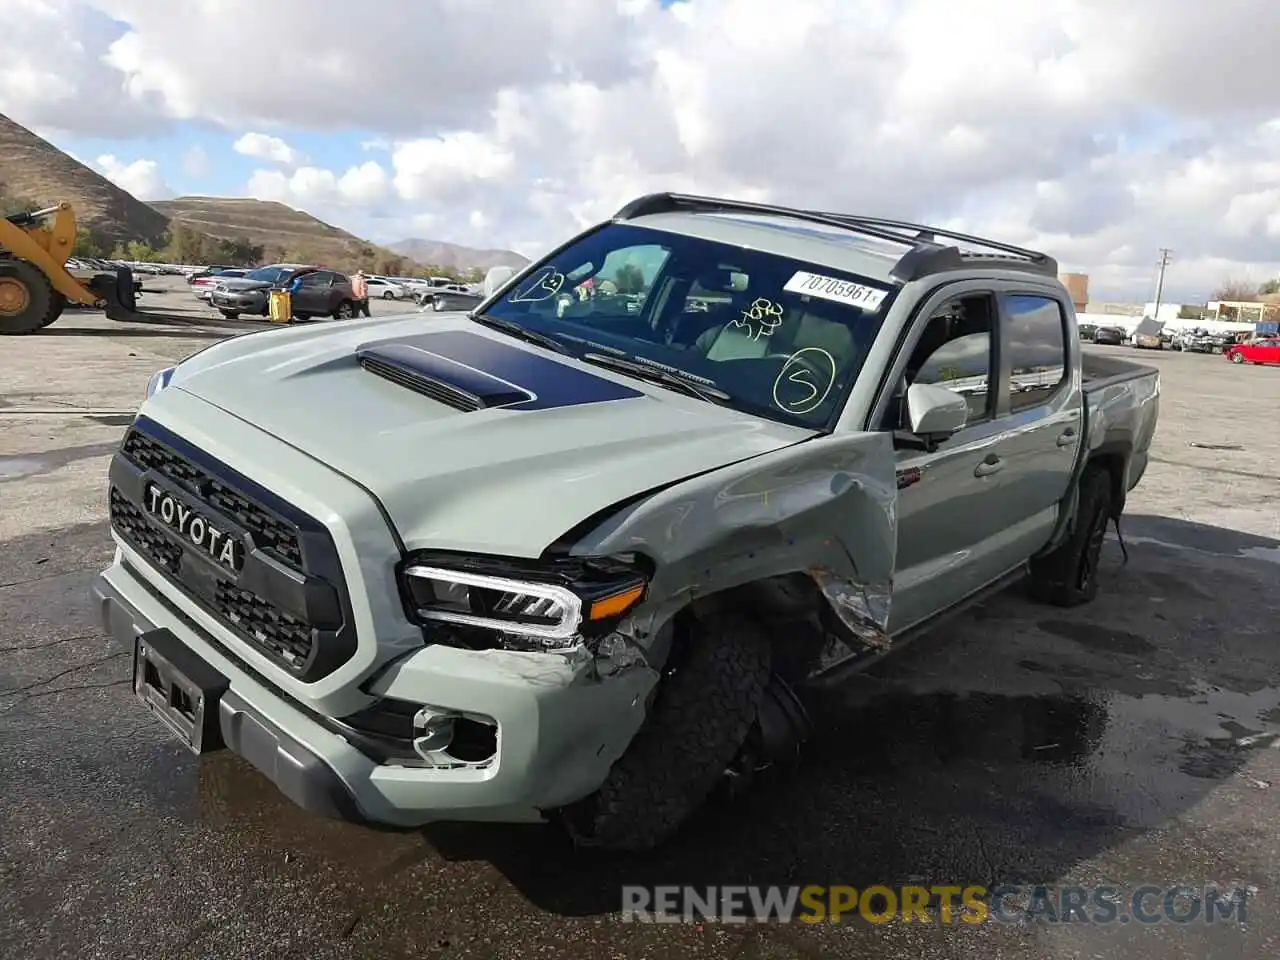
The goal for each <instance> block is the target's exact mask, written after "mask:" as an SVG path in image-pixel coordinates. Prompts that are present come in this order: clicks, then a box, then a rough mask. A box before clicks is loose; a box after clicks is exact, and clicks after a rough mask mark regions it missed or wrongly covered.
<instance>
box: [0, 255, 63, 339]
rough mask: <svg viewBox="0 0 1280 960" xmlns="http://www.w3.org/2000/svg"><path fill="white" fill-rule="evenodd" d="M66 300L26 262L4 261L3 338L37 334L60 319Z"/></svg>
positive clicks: (0, 289) (0, 291) (0, 278)
mask: <svg viewBox="0 0 1280 960" xmlns="http://www.w3.org/2000/svg"><path fill="white" fill-rule="evenodd" d="M66 303H67V302H66V299H65V298H64V297H63V296H62V294H60V293H58V292H57V291H56V290H54V289H53V285H52V284H51V283H50V282H49V278H48V277H46V276H45V275H44V274H43V273H41V272H40V271H39V270H38V269H37V268H36V267H34V266H33V265H31V264H30V263H27V261H25V260H0V336H11V337H12V336H22V335H23V334H28V333H35V332H36V331H37V330H41V329H43V328H44V327H47V326H48V325H49V324H51V323H53V321H55V320H57V319H58V317H59V316H60V315H61V314H62V311H63V309H64V308H65V307H66Z"/></svg>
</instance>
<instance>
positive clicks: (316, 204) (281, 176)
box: [247, 160, 391, 216]
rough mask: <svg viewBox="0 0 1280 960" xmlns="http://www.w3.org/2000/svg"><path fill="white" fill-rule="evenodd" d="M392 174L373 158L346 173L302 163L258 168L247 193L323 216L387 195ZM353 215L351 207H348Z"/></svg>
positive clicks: (362, 204)
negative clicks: (291, 168) (289, 168)
mask: <svg viewBox="0 0 1280 960" xmlns="http://www.w3.org/2000/svg"><path fill="white" fill-rule="evenodd" d="M390 192H391V178H390V177H389V176H388V174H387V171H386V169H385V168H384V167H382V166H381V165H380V164H379V163H377V162H376V161H374V160H370V161H368V162H366V163H363V164H361V165H360V166H358V167H351V168H350V169H348V170H347V171H346V172H345V173H343V174H340V175H339V174H335V173H334V172H333V171H332V170H323V169H321V168H319V167H299V168H298V169H296V170H294V171H292V172H290V173H284V172H282V171H279V170H255V171H254V173H253V175H252V176H250V178H249V184H248V188H247V193H248V195H249V196H251V197H256V198H258V199H259V200H276V201H278V202H280V203H284V204H288V205H289V206H291V207H296V208H298V209H305V210H308V211H310V212H312V213H314V214H316V215H318V216H323V215H324V213H325V212H326V211H328V210H332V209H335V208H338V209H339V210H341V208H349V207H353V206H361V207H368V206H372V205H375V204H377V203H379V202H381V201H382V200H384V199H386V198H387V196H388V195H389V194H390ZM345 213H346V215H347V216H350V211H349V210H347V211H345Z"/></svg>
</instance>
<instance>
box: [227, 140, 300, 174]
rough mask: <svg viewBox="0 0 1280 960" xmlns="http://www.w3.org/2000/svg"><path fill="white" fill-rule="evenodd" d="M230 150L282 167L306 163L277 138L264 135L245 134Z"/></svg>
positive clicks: (296, 152) (295, 151)
mask: <svg viewBox="0 0 1280 960" xmlns="http://www.w3.org/2000/svg"><path fill="white" fill-rule="evenodd" d="M231 149H233V150H234V151H235V152H236V153H240V154H243V155H244V156H246V157H253V158H255V159H257V160H268V161H270V162H272V163H278V164H280V165H281V166H284V167H296V166H298V165H300V164H302V163H304V162H305V161H306V158H305V157H304V156H303V155H302V154H300V153H299V152H298V151H297V150H295V149H293V147H291V146H289V144H287V143H285V142H284V141H283V140H281V139H280V138H279V137H272V136H268V135H267V134H265V133H246V134H245V135H244V136H242V137H241V138H240V139H239V140H237V141H236V142H235V143H234V144H232V146H231Z"/></svg>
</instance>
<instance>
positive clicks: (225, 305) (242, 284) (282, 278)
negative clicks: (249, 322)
mask: <svg viewBox="0 0 1280 960" xmlns="http://www.w3.org/2000/svg"><path fill="white" fill-rule="evenodd" d="M272 290H289V291H290V293H291V295H292V296H291V300H292V306H293V316H294V318H295V319H297V320H309V319H311V318H313V317H319V316H331V317H333V318H334V319H335V320H345V319H348V318H350V317H351V316H353V314H354V304H355V299H354V297H353V296H352V293H351V280H350V278H348V277H346V276H344V275H343V274H341V273H334V272H333V271H331V270H320V269H318V268H316V267H312V266H307V265H304V264H297V263H278V264H274V265H272V266H269V267H258V268H257V269H256V270H250V271H248V272H247V273H246V274H245V275H244V276H243V277H233V278H232V279H229V280H220V281H218V285H217V287H216V288H215V289H214V290H213V292H212V293H211V294H210V295H209V303H210V304H211V305H212V306H214V307H215V308H216V309H217V310H218V311H219V312H220V313H221V314H222V315H223V316H224V317H226V318H227V319H228V320H234V319H236V318H237V317H240V316H242V315H244V314H249V315H250V316H259V317H265V316H267V315H268V314H269V313H270V311H271V301H270V296H271V291H272Z"/></svg>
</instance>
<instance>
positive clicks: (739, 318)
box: [484, 224, 892, 429]
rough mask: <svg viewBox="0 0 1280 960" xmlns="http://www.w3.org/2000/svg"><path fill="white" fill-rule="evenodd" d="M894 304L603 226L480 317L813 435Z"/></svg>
mask: <svg viewBox="0 0 1280 960" xmlns="http://www.w3.org/2000/svg"><path fill="white" fill-rule="evenodd" d="M891 302H892V290H891V288H890V287H889V285H886V284H883V283H878V282H876V281H873V280H869V279H867V278H865V277H858V276H855V275H853V274H849V273H846V272H844V271H840V270H835V269H833V268H831V267H827V266H816V265H814V264H810V263H805V262H803V261H799V260H792V259H789V258H787V257H781V256H776V255H774V254H770V253H765V252H761V251H759V250H748V249H744V248H742V247H737V246H732V245H730V244H722V243H715V242H712V241H709V240H704V239H701V238H698V237H687V236H682V235H679V234H671V233H665V232H662V231H657V230H652V229H649V228H645V227H637V226H632V225H624V224H609V225H606V226H604V227H602V228H601V229H599V230H597V231H595V232H594V233H592V234H590V235H589V236H587V237H584V238H583V239H581V240H580V241H578V242H577V243H574V244H572V245H571V246H569V247H567V248H566V249H564V250H562V251H560V252H559V253H557V254H555V255H554V256H552V257H551V258H550V259H548V260H547V261H546V262H544V263H542V264H541V265H539V267H538V268H537V269H536V270H534V271H533V272H532V273H530V274H529V275H528V276H526V277H525V278H524V279H522V280H521V281H520V282H519V283H518V284H517V285H516V286H514V287H513V288H511V289H510V290H508V291H507V292H506V293H505V294H504V295H503V296H502V297H501V298H500V299H498V300H496V301H494V303H492V304H491V305H490V306H489V307H488V308H487V309H486V310H485V311H484V316H485V317H489V318H495V319H500V320H504V321H507V322H511V323H516V324H519V325H520V326H522V327H524V328H526V329H527V330H531V331H534V332H536V333H541V334H544V335H549V336H552V337H554V338H556V339H557V340H559V341H561V342H562V343H564V345H565V346H566V347H568V348H569V350H570V352H572V353H574V354H576V355H577V356H579V357H582V356H583V354H591V353H595V354H607V355H612V356H615V357H619V358H624V359H633V360H635V359H638V360H641V361H648V362H649V363H650V364H652V365H656V366H658V367H659V368H665V369H666V370H667V371H669V372H676V373H679V374H682V375H686V376H688V377H689V378H690V379H692V380H694V381H695V382H697V383H702V384H706V385H711V386H714V387H716V388H718V389H719V390H721V391H723V392H724V393H727V394H728V395H729V397H730V399H729V400H728V401H727V403H726V405H728V406H732V407H736V408H738V409H741V410H743V411H746V412H749V413H754V414H756V415H758V416H763V417H767V418H769V419H772V420H779V421H782V422H784V423H791V424H796V425H800V426H806V427H811V428H814V429H821V428H823V427H825V426H828V425H829V422H830V420H831V419H832V417H833V416H834V415H835V413H836V412H837V411H838V410H839V409H840V407H841V405H842V403H843V400H844V397H845V395H846V394H847V392H848V390H849V388H850V386H852V384H853V382H854V381H855V380H856V379H857V376H858V372H859V371H860V370H861V368H862V364H863V361H864V360H865V359H866V356H867V352H868V350H870V348H871V344H872V342H873V341H874V340H875V337H876V334H877V332H878V331H879V329H880V324H881V322H882V320H883V318H884V314H885V312H886V311H887V310H888V308H889V305H890V303H891Z"/></svg>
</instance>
